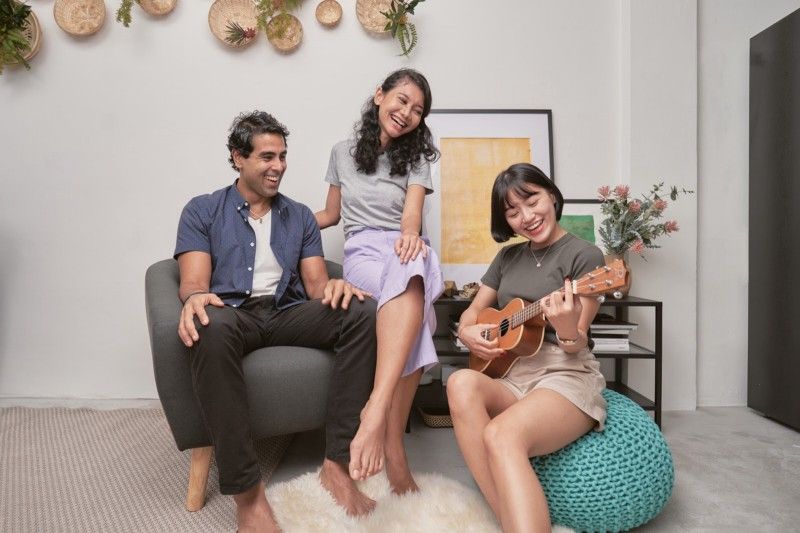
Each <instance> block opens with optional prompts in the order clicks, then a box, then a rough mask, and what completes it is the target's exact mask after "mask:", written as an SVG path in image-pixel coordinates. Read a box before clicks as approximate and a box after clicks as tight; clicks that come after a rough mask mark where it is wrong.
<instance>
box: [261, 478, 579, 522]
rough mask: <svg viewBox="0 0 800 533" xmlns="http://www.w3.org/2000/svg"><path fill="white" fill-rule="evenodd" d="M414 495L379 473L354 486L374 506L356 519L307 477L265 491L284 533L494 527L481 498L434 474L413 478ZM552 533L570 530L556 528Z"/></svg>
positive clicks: (316, 481) (478, 494)
mask: <svg viewBox="0 0 800 533" xmlns="http://www.w3.org/2000/svg"><path fill="white" fill-rule="evenodd" d="M414 479H415V480H416V482H417V485H419V487H420V491H419V492H417V493H413V494H406V495H405V496H397V495H395V494H392V492H391V490H390V488H389V482H388V481H387V479H386V476H385V475H384V474H383V473H380V474H378V475H376V476H374V477H372V478H370V479H368V480H366V481H363V482H361V483H360V484H359V486H360V488H361V490H362V491H363V492H364V494H366V495H367V496H369V497H370V498H372V499H374V500H375V501H377V502H378V503H377V505H376V507H375V511H374V512H372V513H371V514H370V515H368V516H366V517H362V518H358V519H357V518H352V517H349V516H347V513H345V512H344V509H342V508H341V507H339V506H338V505H337V504H336V502H335V501H334V499H333V497H332V496H331V495H330V494H329V493H328V492H327V491H326V490H325V489H323V488H322V485H320V483H319V477H318V472H311V473H308V474H305V475H303V476H300V477H298V478H295V479H293V480H290V481H285V482H283V483H280V484H277V485H274V486H272V487H270V488H268V489H267V497H268V498H269V501H270V503H271V504H272V508H273V509H274V511H275V515H276V518H277V519H278V523H279V524H280V526H281V528H282V529H283V531H285V532H286V533H312V532H326V533H327V532H331V533H340V532H341V533H373V532H380V533H401V532H402V533H412V532H419V533H430V532H445V531H447V532H451V531H458V532H459V533H470V532H474V533H491V532H497V533H499V532H500V527H499V525H498V523H497V521H496V520H495V518H494V515H493V514H492V511H491V509H489V506H488V505H487V504H486V502H485V501H484V500H483V497H482V496H481V494H480V493H479V492H478V491H476V490H474V489H471V488H467V487H465V486H464V485H462V484H460V483H458V482H456V481H453V480H451V479H448V478H445V477H443V476H441V475H439V474H417V473H415V474H414ZM553 531H554V532H559V531H560V532H562V533H564V532H567V531H571V530H570V529H564V528H559V527H556V528H554V529H553Z"/></svg>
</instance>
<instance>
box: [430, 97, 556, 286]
mask: <svg viewBox="0 0 800 533" xmlns="http://www.w3.org/2000/svg"><path fill="white" fill-rule="evenodd" d="M425 121H426V124H427V125H428V127H429V128H430V130H431V133H432V134H433V140H434V143H435V144H436V146H437V147H438V148H439V150H440V152H441V157H440V158H439V159H438V160H437V161H436V162H434V163H432V164H431V177H432V181H433V189H434V192H433V193H432V194H430V195H429V196H427V197H426V201H425V204H426V207H425V214H424V231H425V233H426V234H427V235H428V237H429V238H430V241H431V246H432V247H433V249H434V250H436V252H437V253H438V255H439V259H440V262H441V265H442V272H443V274H444V279H447V280H454V281H455V282H456V284H457V285H458V286H462V285H463V284H464V283H468V282H472V281H478V280H480V277H481V276H482V275H483V274H484V273H485V272H486V268H487V266H488V264H489V263H490V262H491V260H492V259H493V258H494V256H495V254H496V253H497V251H498V250H500V248H502V247H503V246H505V245H506V244H508V243H496V242H495V241H494V240H493V239H492V237H491V231H490V227H489V226H490V205H489V199H490V196H491V188H492V184H493V183H494V179H495V177H496V176H497V174H498V173H499V172H500V171H501V170H503V169H504V168H507V167H508V166H509V165H511V164H513V163H520V162H528V163H532V164H534V165H536V166H537V167H539V168H540V169H541V170H542V172H544V174H545V175H547V176H548V177H550V179H552V180H553V181H555V179H554V178H555V171H554V160H553V114H552V111H551V110H549V109H433V110H431V113H430V114H429V115H428V116H427V117H426V119H425Z"/></svg>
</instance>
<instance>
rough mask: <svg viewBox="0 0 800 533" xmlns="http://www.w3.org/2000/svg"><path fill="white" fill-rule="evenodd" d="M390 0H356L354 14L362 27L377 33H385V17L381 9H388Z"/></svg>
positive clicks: (390, 5)
mask: <svg viewBox="0 0 800 533" xmlns="http://www.w3.org/2000/svg"><path fill="white" fill-rule="evenodd" d="M391 7H392V0H356V16H357V17H358V21H359V22H360V23H361V25H362V26H364V29H365V30H367V31H369V32H372V33H377V34H386V33H389V32H388V31H386V30H384V29H383V28H385V27H386V22H388V21H387V20H386V17H384V16H383V14H382V13H381V11H389V9H391Z"/></svg>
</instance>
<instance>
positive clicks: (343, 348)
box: [175, 111, 376, 531]
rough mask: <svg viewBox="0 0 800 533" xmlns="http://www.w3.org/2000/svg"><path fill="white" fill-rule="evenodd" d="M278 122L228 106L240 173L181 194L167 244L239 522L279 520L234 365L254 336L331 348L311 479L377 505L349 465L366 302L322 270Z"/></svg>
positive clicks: (352, 509)
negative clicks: (287, 187)
mask: <svg viewBox="0 0 800 533" xmlns="http://www.w3.org/2000/svg"><path fill="white" fill-rule="evenodd" d="M288 134H289V132H288V131H287V130H286V128H285V127H284V126H283V125H282V124H281V123H279V122H278V121H277V120H275V118H274V117H272V116H271V115H269V114H267V113H264V112H260V111H255V112H253V113H249V114H243V115H240V116H239V117H237V119H236V120H235V121H234V123H233V126H232V127H231V132H230V136H229V138H228V150H229V151H230V158H229V160H230V162H231V165H232V166H233V167H234V169H236V170H237V171H238V172H239V178H238V179H237V180H236V181H235V182H234V183H233V185H230V186H228V187H225V188H224V189H220V190H218V191H216V192H214V193H212V194H210V195H203V196H198V197H196V198H194V199H192V200H191V201H190V202H189V203H188V204H187V205H186V207H185V208H184V210H183V213H182V214H181V219H180V223H179V226H178V238H177V244H176V247H175V257H176V258H177V260H178V266H179V268H180V278H181V283H180V299H181V301H182V302H184V306H183V310H182V311H181V317H180V324H179V326H178V335H179V336H180V338H181V340H182V341H183V343H184V344H185V345H186V346H187V347H188V348H189V358H190V364H191V369H192V378H193V384H194V389H195V394H196V396H197V398H198V400H199V403H200V406H201V410H202V413H203V417H204V420H205V422H206V425H207V426H208V429H209V432H210V434H211V437H212V441H213V444H214V453H215V457H216V461H217V466H218V468H219V484H220V492H222V493H223V494H232V495H233V497H234V501H235V502H236V506H237V521H238V525H239V530H240V531H277V530H278V526H277V523H276V522H275V519H274V517H273V514H272V510H271V508H270V506H269V503H268V502H267V499H266V496H265V494H264V485H263V483H262V482H261V477H260V473H259V468H258V464H257V461H256V456H255V452H254V450H253V445H252V441H251V437H250V428H249V423H248V417H247V413H248V405H247V396H246V392H245V385H244V379H243V375H242V358H243V357H244V356H245V355H247V354H248V353H249V352H251V351H253V350H255V349H257V348H260V347H263V346H275V345H296V346H307V347H317V348H332V349H333V350H334V351H335V353H336V363H335V364H334V375H333V377H332V380H331V390H330V395H329V398H330V400H329V405H328V413H327V415H326V416H327V419H326V450H325V460H324V462H323V465H322V469H321V470H320V481H321V483H322V485H323V486H324V487H325V488H326V489H327V490H328V491H329V492H330V493H331V494H332V495H333V497H334V499H335V500H336V501H337V502H338V503H339V504H340V505H342V506H343V507H345V509H346V510H347V512H348V513H349V514H352V515H358V514H364V513H367V512H369V511H370V510H372V508H373V507H374V505H375V502H374V501H372V500H371V499H369V498H367V496H365V495H364V494H363V493H361V492H360V491H359V490H358V488H357V487H356V485H355V484H354V482H353V481H352V480H351V478H350V475H349V473H348V465H347V463H348V462H349V461H350V444H351V441H352V440H353V438H354V436H355V434H356V432H357V429H358V428H359V415H360V411H361V409H362V408H363V407H364V404H365V403H366V401H367V399H368V397H369V393H370V389H371V386H372V380H373V376H374V369H375V349H376V346H375V304H374V302H373V301H372V300H371V299H369V298H367V299H366V300H365V298H364V296H365V294H364V293H362V292H361V291H359V290H358V289H355V288H353V287H351V286H350V285H349V284H347V283H345V282H344V281H343V280H329V279H328V275H327V272H326V269H325V261H324V259H323V253H322V241H321V238H320V231H319V226H317V223H316V221H315V219H314V215H313V213H312V212H311V210H310V209H309V208H308V207H306V206H305V205H302V204H300V203H297V202H294V201H293V200H290V199H289V198H287V197H286V196H283V195H282V194H280V193H279V192H278V187H279V185H280V182H281V178H282V177H283V174H284V172H285V171H286V137H287V136H288ZM353 296H355V297H356V299H352V300H351V298H352V297H353ZM298 394H302V391H298ZM364 438H365V437H364V436H363V435H362V436H360V438H359V440H360V441H363V440H364ZM366 438H368V439H369V438H372V437H371V436H367V437H366ZM351 466H352V465H351Z"/></svg>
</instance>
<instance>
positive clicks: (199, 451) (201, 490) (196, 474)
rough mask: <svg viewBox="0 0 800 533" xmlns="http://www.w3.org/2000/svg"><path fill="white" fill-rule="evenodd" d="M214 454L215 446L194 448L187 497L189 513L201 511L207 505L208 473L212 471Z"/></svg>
mask: <svg viewBox="0 0 800 533" xmlns="http://www.w3.org/2000/svg"><path fill="white" fill-rule="evenodd" d="M213 452H214V447H213V446H206V447H204V448H192V456H191V457H192V458H191V464H190V465H189V492H188V494H187V495H186V510H187V511H190V512H195V511H199V510H200V509H202V508H203V506H204V505H205V504H206V485H208V471H209V470H210V469H211V454H212V453H213Z"/></svg>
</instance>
